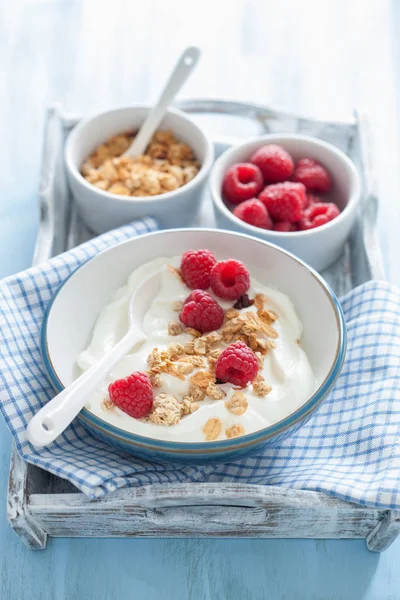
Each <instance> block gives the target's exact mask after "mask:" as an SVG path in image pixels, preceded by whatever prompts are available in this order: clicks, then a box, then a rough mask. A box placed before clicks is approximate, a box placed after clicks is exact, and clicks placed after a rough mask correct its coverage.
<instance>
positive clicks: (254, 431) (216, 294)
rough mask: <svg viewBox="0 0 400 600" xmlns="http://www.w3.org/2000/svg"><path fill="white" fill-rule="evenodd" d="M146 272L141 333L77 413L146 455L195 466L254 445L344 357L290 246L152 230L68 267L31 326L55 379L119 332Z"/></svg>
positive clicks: (320, 295)
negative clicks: (150, 290) (38, 322)
mask: <svg viewBox="0 0 400 600" xmlns="http://www.w3.org/2000/svg"><path fill="white" fill-rule="evenodd" d="M160 248H162V251H161V252H160ZM155 272H159V274H160V289H159V291H158V293H157V294H156V295H155V296H154V299H153V301H152V302H151V304H150V305H149V307H148V310H147V312H146V314H145V316H144V319H143V330H144V331H145V333H146V334H147V336H148V337H147V339H146V340H145V341H144V342H143V343H141V344H140V345H139V346H136V347H135V348H133V349H132V351H131V352H129V353H128V354H127V355H126V356H125V357H124V358H123V359H122V360H121V361H120V363H119V364H118V365H117V366H116V367H115V368H114V369H113V370H112V372H110V373H108V374H106V373H105V377H104V382H103V383H102V384H101V385H100V386H99V389H98V390H97V391H96V393H95V394H93V396H92V397H90V398H88V401H87V403H86V406H85V408H84V409H83V410H82V412H81V413H80V415H79V416H78V419H79V420H80V422H81V423H82V425H83V426H84V427H85V428H86V429H87V430H88V431H89V432H90V433H91V434H93V435H94V436H96V437H98V438H100V439H102V440H105V441H107V442H109V443H111V444H113V445H115V446H117V447H119V448H122V449H123V450H126V451H128V452H130V453H132V454H134V455H137V456H141V457H143V458H146V459H153V460H167V461H180V462H200V463H201V462H207V461H226V460H233V459H235V458H238V457H240V456H244V455H246V454H248V453H250V452H256V451H257V450H258V451H260V450H261V449H262V447H263V446H264V445H266V444H273V443H274V442H275V441H276V440H278V439H281V438H282V436H286V435H288V434H289V433H290V432H292V431H294V430H295V429H296V428H298V427H299V426H300V425H301V424H302V423H303V422H304V421H305V420H306V419H308V417H309V416H310V415H311V414H312V413H313V411H314V410H315V409H316V408H317V407H318V406H319V404H320V403H321V402H322V401H323V399H324V398H325V397H326V395H327V393H328V392H329V390H330V389H331V387H332V385H333V384H334V382H335V380H336V378H337V376H338V374H339V372H340V369H341V365H342V363H343V360H344V355H345V346H346V332H345V324H344V320H343V315H342V311H341V308H340V305H339V303H338V301H337V299H336V297H335V295H334V293H333V292H332V290H331V289H330V288H329V286H328V285H327V284H326V283H325V281H324V280H323V279H322V278H321V277H320V276H319V275H318V274H317V273H316V272H314V271H313V270H312V269H310V268H309V267H308V266H306V265H305V264H304V263H303V262H301V261H300V260H299V259H297V258H295V257H294V256H293V255H291V254H289V253H287V252H286V251H284V250H282V249H280V248H278V247H276V246H273V245H271V244H269V243H267V242H264V241H262V240H258V239H256V238H252V237H250V236H246V235H242V234H236V233H232V232H228V231H215V230H205V229H204V230H201V229H195V230H193V229H181V230H166V231H162V232H157V233H152V234H148V235H144V236H141V237H139V238H136V239H133V240H129V241H127V242H124V243H121V244H118V245H116V246H114V247H112V248H110V249H107V250H106V251H104V252H101V253H100V254H98V255H97V256H95V257H94V258H92V259H91V260H90V261H88V262H87V263H85V264H84V265H83V266H82V267H80V268H79V269H78V270H77V271H76V272H75V273H74V274H73V275H72V276H71V277H70V278H69V279H68V280H67V281H66V282H65V283H64V285H63V286H62V287H61V288H60V289H59V291H58V292H57V294H56V295H55V297H54V299H53V301H52V303H51V305H50V306H49V309H48V311H47V314H46V318H45V320H44V323H43V328H42V355H43V360H44V365H45V367H46V370H47V373H48V376H49V379H50V381H51V382H52V384H53V386H54V387H55V389H56V390H58V391H60V390H62V389H63V387H65V386H66V385H68V384H70V383H71V382H72V381H73V380H74V379H76V378H77V377H78V376H79V374H80V373H82V372H83V371H85V370H87V369H88V368H90V367H91V366H92V365H93V364H95V363H96V362H97V361H98V360H99V359H100V358H101V357H102V356H103V355H104V354H105V353H106V352H107V351H108V350H109V349H110V347H112V346H114V345H115V344H116V343H117V342H118V340H119V339H121V337H122V336H123V335H124V333H125V332H126V329H127V327H128V315H127V306H128V302H129V298H130V296H131V294H132V292H133V290H135V288H136V287H137V285H138V284H139V283H140V282H141V281H142V280H143V278H144V277H146V276H148V275H150V274H152V273H155ZM104 273H107V277H104ZM83 299H84V301H83ZM60 339H62V340H63V344H60Z"/></svg>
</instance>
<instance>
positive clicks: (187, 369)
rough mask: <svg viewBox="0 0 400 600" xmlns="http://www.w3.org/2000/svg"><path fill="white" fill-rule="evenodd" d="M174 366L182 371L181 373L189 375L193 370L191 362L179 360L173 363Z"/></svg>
mask: <svg viewBox="0 0 400 600" xmlns="http://www.w3.org/2000/svg"><path fill="white" fill-rule="evenodd" d="M175 366H176V368H177V369H178V371H179V372H180V373H182V375H189V373H192V371H193V370H194V366H193V365H192V363H190V362H187V361H181V360H180V361H178V362H176V363H175Z"/></svg>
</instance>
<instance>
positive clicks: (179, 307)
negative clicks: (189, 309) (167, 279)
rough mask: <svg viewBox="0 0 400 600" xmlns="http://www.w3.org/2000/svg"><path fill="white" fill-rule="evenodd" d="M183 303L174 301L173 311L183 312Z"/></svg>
mask: <svg viewBox="0 0 400 600" xmlns="http://www.w3.org/2000/svg"><path fill="white" fill-rule="evenodd" d="M182 306H183V302H182V301H181V300H174V301H173V303H172V310H173V311H175V312H180V311H181V310H182Z"/></svg>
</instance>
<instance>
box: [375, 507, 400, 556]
mask: <svg viewBox="0 0 400 600" xmlns="http://www.w3.org/2000/svg"><path fill="white" fill-rule="evenodd" d="M399 535H400V512H399V511H396V510H388V511H387V512H386V514H385V516H384V517H383V519H382V520H381V521H380V522H379V523H378V525H377V526H376V527H375V529H374V530H373V531H372V532H371V533H370V534H369V535H368V536H367V546H368V550H371V551H372V552H382V551H383V550H386V548H389V546H390V545H391V544H392V543H393V542H394V540H395V539H396V538H397V537H398V536H399Z"/></svg>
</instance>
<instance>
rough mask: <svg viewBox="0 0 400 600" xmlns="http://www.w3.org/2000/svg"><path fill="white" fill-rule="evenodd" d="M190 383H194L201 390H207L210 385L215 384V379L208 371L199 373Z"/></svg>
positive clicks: (193, 376) (192, 377)
mask: <svg viewBox="0 0 400 600" xmlns="http://www.w3.org/2000/svg"><path fill="white" fill-rule="evenodd" d="M190 382H191V383H193V385H196V386H197V387H199V388H200V389H202V390H206V389H207V387H208V384H209V383H215V377H214V375H211V373H208V372H207V371H198V372H197V373H195V374H194V375H192V376H191V378H190Z"/></svg>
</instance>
